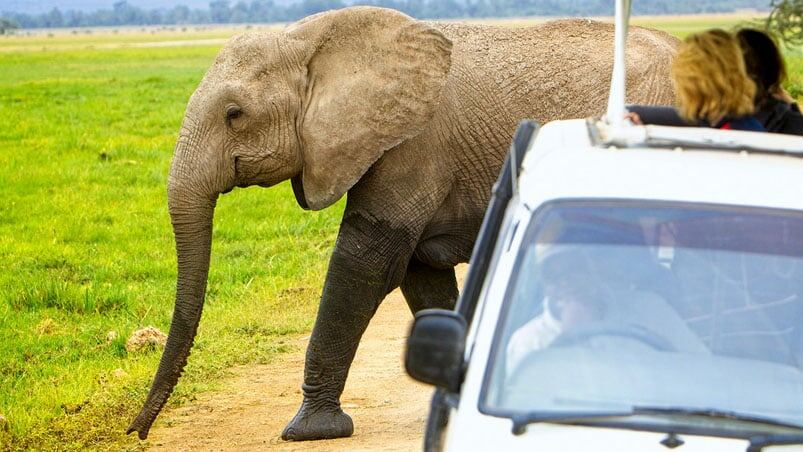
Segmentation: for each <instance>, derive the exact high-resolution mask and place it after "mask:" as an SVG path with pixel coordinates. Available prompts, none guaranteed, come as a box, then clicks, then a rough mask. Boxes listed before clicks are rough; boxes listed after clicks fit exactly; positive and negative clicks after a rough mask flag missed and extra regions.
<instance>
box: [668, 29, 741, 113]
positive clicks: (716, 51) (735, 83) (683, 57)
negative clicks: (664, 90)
mask: <svg viewBox="0 0 803 452" xmlns="http://www.w3.org/2000/svg"><path fill="white" fill-rule="evenodd" d="M672 80H673V82H674V83H675V92H676V93H677V100H678V110H679V112H680V115H681V116H682V117H683V118H684V119H687V120H690V121H699V120H701V119H704V120H706V121H708V123H709V124H710V125H712V126H714V125H716V124H717V123H719V122H720V121H722V120H723V119H725V118H728V117H741V116H746V115H749V114H752V113H753V112H754V111H755V104H754V99H755V94H756V84H755V82H754V81H753V80H752V79H751V78H750V77H749V76H748V75H747V69H746V68H745V63H744V58H743V57H742V50H741V48H740V46H739V41H738V40H737V39H736V37H734V36H733V35H731V34H730V33H728V32H726V31H723V30H719V29H715V30H709V31H706V32H703V33H697V34H693V35H690V36H689V37H687V38H686V39H685V40H684V41H683V43H681V44H680V47H678V52H677V55H676V56H675V60H674V61H673V63H672Z"/></svg>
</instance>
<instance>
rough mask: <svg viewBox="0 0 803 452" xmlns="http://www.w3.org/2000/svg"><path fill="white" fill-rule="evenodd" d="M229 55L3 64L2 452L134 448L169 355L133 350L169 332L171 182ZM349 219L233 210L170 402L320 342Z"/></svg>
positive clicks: (247, 200) (103, 54)
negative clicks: (206, 83)
mask: <svg viewBox="0 0 803 452" xmlns="http://www.w3.org/2000/svg"><path fill="white" fill-rule="evenodd" d="M216 52H217V48H215V47H173V48H157V49H119V50H102V51H101V50H95V51H92V50H80V51H59V52H30V53H3V54H0V117H2V118H3V121H2V122H0V167H2V168H4V171H3V172H2V174H0V199H2V200H3V202H2V203H0V268H2V271H0V414H2V415H3V416H4V417H5V418H7V419H8V424H7V426H6V427H5V431H4V432H2V433H0V449H5V446H8V445H10V446H11V447H19V448H25V447H32V448H36V449H39V448H44V449H63V448H76V449H77V448H81V447H84V446H86V445H94V446H95V447H101V446H100V445H102V444H107V445H108V444H135V443H136V441H135V440H134V439H132V438H124V437H123V436H122V431H123V430H124V428H125V426H126V423H127V422H128V421H129V420H130V419H131V418H132V416H133V415H134V414H135V411H136V410H137V409H138V407H139V405H140V403H141V402H142V401H143V400H144V396H145V393H146V391H147V386H148V384H149V381H150V378H151V377H152V374H153V372H154V370H155V368H156V365H157V362H158V358H159V352H151V353H146V354H144V355H130V354H128V353H127V352H126V351H125V348H124V342H125V339H126V338H127V337H128V335H130V334H131V332H132V331H134V330H136V329H138V328H140V327H144V326H147V325H154V326H157V327H158V328H160V329H162V330H163V331H167V329H168V326H169V319H170V315H171V313H172V306H173V291H174V284H175V281H174V278H175V265H176V263H175V256H174V251H173V249H174V248H173V247H174V244H173V238H172V231H171V228H170V221H169V218H168V215H167V207H166V206H167V201H166V187H165V180H166V174H167V169H168V166H169V163H170V158H171V155H172V148H173V144H174V140H175V135H176V132H177V130H178V127H179V125H180V122H181V118H182V115H183V110H184V106H185V104H186V101H187V99H188V97H189V95H190V94H191V93H192V91H193V89H194V87H195V86H196V84H197V83H198V81H199V80H200V78H201V77H202V75H203V73H204V71H205V69H206V67H207V66H208V65H209V64H210V63H211V60H212V58H213V57H214V55H215V54H216ZM341 209H342V207H337V208H333V209H329V210H327V211H325V212H321V213H310V212H304V211H302V210H301V209H300V208H298V207H297V205H296V203H295V200H294V197H293V195H292V192H291V190H290V188H289V187H288V186H287V185H282V186H279V187H277V188H274V189H271V190H265V189H259V188H251V189H244V190H243V189H238V190H235V191H234V192H233V193H231V194H229V195H226V196H224V197H222V198H221V199H220V202H219V207H218V209H217V212H216V220H215V240H214V246H213V260H212V268H211V271H210V278H209V290H208V293H209V295H208V301H207V304H206V308H205V312H204V318H203V320H202V322H201V328H200V333H199V336H198V342H197V345H196V347H195V348H194V350H193V356H192V358H191V359H190V365H189V368H188V372H187V374H186V376H185V377H184V378H183V379H182V381H181V384H180V385H179V387H178V388H177V393H176V395H175V396H174V397H173V398H172V399H171V403H173V404H175V403H181V402H182V401H183V400H186V399H187V398H188V397H191V396H192V395H193V394H196V393H197V392H198V391H200V390H202V389H204V388H207V387H209V386H210V383H208V382H214V381H215V380H216V379H217V378H219V377H220V376H221V375H222V374H223V373H224V372H225V369H226V368H227V367H230V366H231V365H234V364H237V363H253V362H267V361H269V360H270V359H272V357H273V356H275V355H276V354H277V353H280V352H282V351H287V350H289V349H290V346H289V345H287V342H286V340H285V339H284V336H286V335H287V334H291V333H302V332H305V331H308V330H309V329H310V327H311V323H312V320H313V317H314V310H315V306H316V304H317V297H318V292H319V287H320V285H321V281H322V275H323V273H324V271H325V267H326V263H327V260H328V255H329V253H330V247H331V246H332V243H333V239H334V234H335V233H336V230H337V224H338V218H339V211H340V210H341ZM267 218H269V219H270V220H269V221H268V220H266V219H267ZM110 331H114V332H116V338H113V339H111V340H109V339H108V338H107V336H108V335H109V332H110ZM87 401H88V403H87ZM89 426H91V428H88V427H89ZM0 430H2V428H0Z"/></svg>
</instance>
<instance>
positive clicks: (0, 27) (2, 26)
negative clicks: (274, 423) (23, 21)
mask: <svg viewBox="0 0 803 452" xmlns="http://www.w3.org/2000/svg"><path fill="white" fill-rule="evenodd" d="M19 27H20V26H19V24H18V23H17V22H15V21H13V20H11V19H6V18H4V17H0V35H5V34H11V33H13V32H14V30H16V29H17V28H19Z"/></svg>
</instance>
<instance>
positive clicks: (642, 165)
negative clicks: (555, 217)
mask: <svg viewBox="0 0 803 452" xmlns="http://www.w3.org/2000/svg"><path fill="white" fill-rule="evenodd" d="M629 127H630V128H631V129H632V130H631V131H630V133H629V134H630V135H633V136H639V135H644V134H646V130H645V129H646V128H645V127H635V126H629ZM592 129H593V128H590V127H589V122H587V121H586V120H567V121H554V122H551V123H548V124H546V125H545V126H544V127H542V128H541V130H540V131H539V133H538V136H537V137H536V139H535V140H533V142H532V143H531V144H530V149H529V150H528V152H527V154H526V156H525V159H524V162H523V163H522V171H521V176H520V178H519V195H520V197H521V200H522V202H524V203H526V204H528V205H530V206H533V207H535V206H537V205H538V204H540V203H542V202H545V201H548V200H554V199H563V198H575V199H576V198H606V199H610V198H613V199H648V200H663V201H680V202H696V203H715V204H730V205H742V206H757V207H773V208H784V209H798V210H803V196H801V193H803V156H798V155H790V154H791V153H794V152H795V150H796V147H797V146H798V143H803V139H801V138H798V137H789V138H786V137H784V136H780V135H775V134H766V133H764V134H760V133H755V132H728V131H718V130H713V129H702V128H677V129H676V128H668V127H663V128H660V129H661V130H659V132H660V133H661V134H663V135H668V136H671V135H672V134H671V129H676V130H677V131H679V132H681V133H682V134H684V135H683V136H685V137H689V136H695V134H696V135H697V136H702V137H704V136H706V134H708V136H713V137H716V140H718V142H728V146H724V147H720V148H719V149H715V147H716V146H713V147H714V148H712V147H710V146H706V145H702V144H701V145H699V146H698V145H696V144H689V143H688V142H686V143H683V145H678V146H675V147H661V148H659V147H648V146H647V145H645V144H642V145H632V144H630V145H629V146H627V147H620V146H609V145H604V144H596V145H595V144H594V142H596V143H599V140H598V139H597V138H598V137H593V136H592V134H593V130H592ZM712 132H713V133H712ZM620 135H621V134H620ZM762 137H763V140H764V142H766V143H768V144H770V143H773V145H772V146H773V147H774V149H775V151H768V150H766V149H765V150H759V149H758V146H759V145H758V143H761V142H762V141H761V140H762ZM592 140H593V142H592ZM798 140H799V141H798ZM701 143H702V142H701ZM739 143H745V145H744V148H745V149H750V150H749V151H747V150H743V151H739V150H738V148H739ZM684 146H685V147H684ZM778 146H780V147H781V149H778ZM706 147H708V148H707V149H706ZM784 149H785V152H787V154H783V153H782V152H784ZM798 149H800V150H803V145H801V146H800V147H799V148H798Z"/></svg>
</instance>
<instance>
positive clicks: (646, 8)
mask: <svg viewBox="0 0 803 452" xmlns="http://www.w3.org/2000/svg"><path fill="white" fill-rule="evenodd" d="M613 3H614V2H613V1H612V0H460V1H458V0H368V1H342V0H302V1H299V2H296V3H292V4H289V5H286V6H282V5H277V4H276V3H275V2H274V0H250V1H244V0H240V1H236V2H229V1H226V0H216V1H212V2H210V3H209V8H208V9H190V8H188V7H186V6H176V7H174V8H172V9H151V10H144V9H141V8H138V7H136V6H133V5H130V4H129V3H128V2H126V1H118V2H116V3H115V4H114V7H113V8H112V9H102V10H98V11H94V12H82V11H72V10H70V11H61V10H60V9H58V8H54V9H53V10H51V11H50V12H48V13H43V14H24V13H16V12H3V13H2V14H1V15H2V16H3V17H4V18H6V19H9V20H11V21H14V22H16V23H17V24H18V25H19V26H20V27H22V28H57V27H90V26H117V25H174V24H205V23H246V22H248V23H254V22H289V21H294V20H297V19H299V18H302V17H305V16H308V15H310V14H314V13H317V12H320V11H325V10H328V9H335V8H343V7H345V6H349V5H354V4H360V5H375V6H384V7H388V8H394V9H398V10H401V11H404V12H405V13H407V14H409V15H411V16H413V17H418V18H460V17H510V16H536V15H537V16H563V15H611V14H613ZM633 3H634V4H633V12H634V13H635V14H685V13H703V12H726V11H734V10H736V9H740V8H756V7H760V8H762V9H768V7H769V3H770V1H769V0H758V1H756V0H705V1H700V0H641V1H636V2H633Z"/></svg>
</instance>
